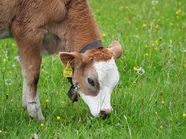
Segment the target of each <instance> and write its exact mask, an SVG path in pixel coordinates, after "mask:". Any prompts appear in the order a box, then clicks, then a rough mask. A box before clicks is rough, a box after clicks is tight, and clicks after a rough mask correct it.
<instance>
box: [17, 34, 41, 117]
mask: <svg viewBox="0 0 186 139" xmlns="http://www.w3.org/2000/svg"><path fill="white" fill-rule="evenodd" d="M37 35H38V33H37ZM37 35H35V36H34V38H33V39H32V40H31V41H29V39H28V38H23V37H22V39H20V40H19V39H17V43H18V46H19V54H20V63H21V68H22V75H23V79H24V82H23V98H22V103H23V104H22V105H23V107H24V108H26V109H27V110H28V113H29V115H30V116H31V117H33V118H36V119H37V120H44V119H45V118H44V116H43V114H42V110H41V106H40V101H39V96H38V92H37V83H38V81H39V74H40V64H41V61H42V57H41V55H40V46H41V43H42V39H41V38H40V37H39V36H38V38H37ZM40 36H41V35H40Z"/></svg>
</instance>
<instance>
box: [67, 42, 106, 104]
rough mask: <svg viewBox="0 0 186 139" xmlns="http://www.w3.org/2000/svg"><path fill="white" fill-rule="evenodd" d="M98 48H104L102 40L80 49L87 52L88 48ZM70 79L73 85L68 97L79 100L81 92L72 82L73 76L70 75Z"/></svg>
mask: <svg viewBox="0 0 186 139" xmlns="http://www.w3.org/2000/svg"><path fill="white" fill-rule="evenodd" d="M96 48H103V46H102V44H101V42H99V41H95V42H92V43H90V44H88V45H87V46H85V47H84V48H83V49H82V50H81V51H80V53H85V52H86V51H87V50H91V49H96ZM68 80H69V82H70V83H71V87H70V89H69V91H68V97H69V98H70V99H71V100H72V102H77V101H78V97H79V94H78V93H77V91H76V90H75V87H74V85H73V83H72V78H71V77H68Z"/></svg>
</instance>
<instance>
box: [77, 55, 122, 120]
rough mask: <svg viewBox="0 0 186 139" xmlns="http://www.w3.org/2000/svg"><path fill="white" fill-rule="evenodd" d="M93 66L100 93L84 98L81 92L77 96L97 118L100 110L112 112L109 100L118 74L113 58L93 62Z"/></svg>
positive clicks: (117, 79)
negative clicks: (96, 74)
mask: <svg viewBox="0 0 186 139" xmlns="http://www.w3.org/2000/svg"><path fill="white" fill-rule="evenodd" d="M93 66H94V68H95V70H96V71H97V73H98V81H99V84H100V91H99V93H98V95H97V96H86V95H84V94H83V93H82V92H81V91H80V92H79V94H80V96H81V97H82V99H83V100H84V101H85V103H86V104H87V105H88V107H89V109H90V111H91V114H92V115H93V116H98V115H99V113H100V111H101V110H110V111H111V110H112V107H111V104H110V98H111V93H112V91H113V89H114V87H115V86H116V85H117V83H118V81H119V73H118V69H117V67H116V64H115V60H114V58H112V59H110V60H108V61H101V62H95V63H94V65H93Z"/></svg>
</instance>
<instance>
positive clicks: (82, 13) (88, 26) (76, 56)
mask: <svg viewBox="0 0 186 139" xmlns="http://www.w3.org/2000/svg"><path fill="white" fill-rule="evenodd" d="M7 37H13V38H15V40H16V42H17V45H18V50H19V56H20V63H21V67H22V75H23V78H24V83H23V98H22V101H23V104H22V105H23V107H24V108H27V110H28V113H29V115H30V116H31V117H36V118H37V119H38V120H43V119H44V117H43V114H42V111H41V106H40V102H39V98H38V92H37V83H38V80H39V74H40V65H41V61H42V56H41V55H42V54H47V55H49V54H54V53H59V57H60V59H61V61H62V63H63V64H64V65H66V64H67V63H68V62H70V63H71V66H72V67H73V69H74V72H73V75H72V84H73V85H74V86H75V88H74V90H72V92H73V91H76V92H77V93H78V94H79V95H80V96H81V97H82V99H83V100H84V101H85V102H86V104H87V105H88V107H89V109H90V111H91V113H92V115H93V116H98V115H99V114H100V112H101V113H104V114H106V115H107V114H109V113H110V112H111V110H112V107H111V104H110V97H111V93H112V91H113V88H114V87H115V86H116V84H117V83H118V81H119V73H118V69H117V67H116V64H115V60H116V59H117V58H119V57H120V55H121V54H122V47H121V45H120V44H119V43H118V42H117V41H114V42H113V43H112V44H111V45H110V46H109V47H110V48H109V49H106V48H103V47H102V45H101V37H100V32H99V29H98V27H97V24H96V21H95V19H94V15H93V14H92V11H91V9H90V7H89V4H88V2H87V0H0V38H7ZM80 52H81V53H80ZM75 89H76V90H75Z"/></svg>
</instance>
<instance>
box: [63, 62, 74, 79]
mask: <svg viewBox="0 0 186 139" xmlns="http://www.w3.org/2000/svg"><path fill="white" fill-rule="evenodd" d="M72 73H73V70H72V68H71V66H70V63H69V62H67V65H66V67H65V68H64V69H63V74H64V77H72Z"/></svg>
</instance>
